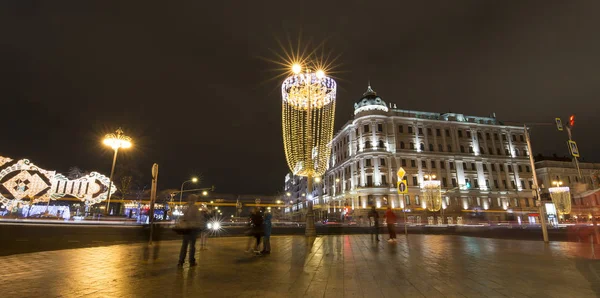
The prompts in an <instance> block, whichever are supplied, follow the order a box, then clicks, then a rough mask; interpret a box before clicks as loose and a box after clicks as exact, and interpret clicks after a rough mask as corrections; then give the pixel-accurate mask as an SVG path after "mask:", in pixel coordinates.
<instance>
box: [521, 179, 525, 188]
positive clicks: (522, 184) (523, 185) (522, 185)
mask: <svg viewBox="0 0 600 298" xmlns="http://www.w3.org/2000/svg"><path fill="white" fill-rule="evenodd" d="M521 188H522V189H525V181H523V180H521Z"/></svg>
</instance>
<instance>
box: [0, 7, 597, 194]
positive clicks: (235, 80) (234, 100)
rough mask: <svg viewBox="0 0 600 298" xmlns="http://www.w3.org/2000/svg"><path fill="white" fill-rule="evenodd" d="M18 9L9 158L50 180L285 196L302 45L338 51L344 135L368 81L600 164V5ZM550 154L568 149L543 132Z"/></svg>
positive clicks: (7, 113) (0, 52) (408, 105)
mask: <svg viewBox="0 0 600 298" xmlns="http://www.w3.org/2000/svg"><path fill="white" fill-rule="evenodd" d="M504 2H505V1H469V2H460V1H440V2H438V3H433V2H428V4H427V5H425V4H421V3H420V1H382V2H378V1H295V2H287V1H270V0H269V1H110V0H102V1H80V0H75V1H26V0H19V1H3V2H2V4H0V111H1V112H2V113H1V115H0V125H1V127H2V129H3V134H2V137H0V155H3V156H10V157H13V158H29V159H31V160H32V161H34V162H35V163H37V164H38V165H40V166H42V167H44V168H47V169H56V170H59V171H66V170H67V169H68V168H69V167H71V166H79V167H81V168H83V169H85V170H98V171H100V172H103V173H106V174H107V173H108V172H109V171H110V163H111V152H110V151H108V150H107V149H106V148H103V147H102V146H101V144H100V139H101V138H102V136H103V135H104V134H105V133H107V132H111V131H114V130H115V129H116V128H118V127H119V126H121V127H123V129H124V130H125V131H126V133H128V134H130V135H131V136H132V137H133V138H134V141H135V148H134V149H133V150H130V151H128V152H124V153H123V154H122V155H121V156H120V159H119V163H124V164H131V165H133V166H137V167H139V168H140V169H141V170H143V171H144V172H146V173H149V172H150V168H151V166H152V163H153V162H156V163H158V164H159V165H160V176H159V182H160V186H161V187H172V188H178V187H179V185H180V184H181V182H182V181H183V180H185V179H188V177H190V175H192V174H194V173H200V172H201V173H203V175H204V178H205V182H204V184H205V185H211V184H214V185H215V186H216V187H217V190H218V191H219V192H222V193H226V192H232V193H256V194H272V193H275V192H277V191H279V190H280V189H281V188H282V186H283V178H284V175H285V173H286V172H287V166H286V162H285V157H284V154H283V145H282V144H281V142H282V138H281V105H280V102H281V95H280V93H279V84H280V81H278V80H271V81H269V79H270V78H272V77H273V76H274V73H273V72H271V71H269V70H270V69H273V68H275V65H274V64H272V63H269V62H266V61H264V60H262V59H260V58H259V57H274V55H273V54H272V53H271V52H270V50H269V49H278V45H277V40H278V39H279V40H283V41H285V40H286V38H287V37H286V36H288V35H289V36H291V37H292V39H294V40H295V39H296V38H297V37H298V35H299V33H300V32H302V34H303V36H304V37H305V38H311V39H313V40H314V41H315V42H317V43H318V42H320V41H322V40H327V42H326V44H325V48H326V49H327V50H328V51H332V52H333V53H336V54H337V53H340V54H341V55H342V56H341V58H340V60H339V61H340V62H343V65H341V66H340V67H338V70H342V71H344V72H343V73H341V74H339V75H338V77H339V80H338V83H339V87H340V90H339V92H338V108H337V119H336V123H337V127H341V125H342V124H343V123H345V122H346V121H348V120H349V119H350V116H351V114H352V111H353V106H352V105H353V103H354V101H356V100H357V99H359V98H360V96H361V94H362V93H363V92H364V90H365V89H366V84H367V81H368V80H369V79H370V80H371V83H372V86H373V88H374V89H375V90H376V91H377V92H378V94H379V95H380V96H382V98H383V99H384V100H386V101H387V102H392V103H395V104H397V106H398V107H399V108H403V109H413V110H423V111H437V112H448V111H452V112H460V113H465V114H472V115H481V116H487V115H490V114H491V113H492V112H495V113H496V115H497V117H498V118H499V119H501V120H504V121H518V122H525V121H527V122H550V121H552V120H553V118H554V117H557V116H560V117H562V118H563V120H566V118H567V117H568V115H569V114H571V113H576V114H577V126H576V128H575V131H574V137H575V139H576V140H577V141H578V142H579V145H580V150H581V152H582V154H583V156H584V157H585V159H586V160H595V161H600V151H598V150H597V148H599V147H600V138H598V137H597V135H598V134H597V128H598V120H599V117H598V111H599V110H600V109H599V108H600V104H599V102H600V100H599V99H598V95H599V93H600V84H598V81H599V79H600V75H599V74H600V54H599V53H600V39H599V38H598V28H600V18H598V11H600V2H598V1H512V2H511V4H507V3H504ZM532 138H533V141H534V144H533V146H534V151H536V153H537V152H543V153H546V154H551V153H553V152H556V153H558V154H559V155H563V154H567V147H566V145H565V143H564V139H565V138H566V136H565V134H559V133H558V132H556V130H555V129H553V128H552V127H540V128H535V129H534V130H533V135H532Z"/></svg>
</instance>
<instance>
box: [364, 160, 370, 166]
mask: <svg viewBox="0 0 600 298" xmlns="http://www.w3.org/2000/svg"><path fill="white" fill-rule="evenodd" d="M365 166H367V167H370V166H371V159H370V158H367V159H365Z"/></svg>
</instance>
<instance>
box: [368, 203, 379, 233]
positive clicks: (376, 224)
mask: <svg viewBox="0 0 600 298" xmlns="http://www.w3.org/2000/svg"><path fill="white" fill-rule="evenodd" d="M369 218H370V219H371V218H372V221H373V233H374V234H375V240H377V241H379V213H378V212H377V209H375V206H371V211H369Z"/></svg>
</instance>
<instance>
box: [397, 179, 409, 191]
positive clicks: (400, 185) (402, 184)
mask: <svg viewBox="0 0 600 298" xmlns="http://www.w3.org/2000/svg"><path fill="white" fill-rule="evenodd" d="M398 193H399V194H407V193H408V184H406V179H402V180H399V181H398Z"/></svg>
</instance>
